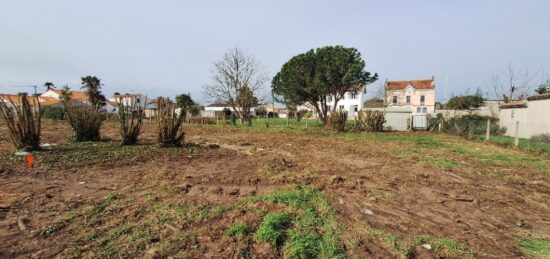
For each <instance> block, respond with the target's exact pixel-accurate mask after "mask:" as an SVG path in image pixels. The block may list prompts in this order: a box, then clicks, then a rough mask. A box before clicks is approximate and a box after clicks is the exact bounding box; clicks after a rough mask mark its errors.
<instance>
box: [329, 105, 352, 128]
mask: <svg viewBox="0 0 550 259" xmlns="http://www.w3.org/2000/svg"><path fill="white" fill-rule="evenodd" d="M347 120H348V112H347V111H342V110H336V111H333V112H331V113H330V114H329V115H328V119H327V124H326V127H327V128H328V129H330V130H332V131H336V132H342V131H344V130H345V127H346V121H347Z"/></svg>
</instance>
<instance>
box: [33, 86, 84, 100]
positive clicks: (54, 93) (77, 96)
mask: <svg viewBox="0 0 550 259" xmlns="http://www.w3.org/2000/svg"><path fill="white" fill-rule="evenodd" d="M62 93H63V90H55V89H51V90H48V91H46V92H45V93H43V94H41V95H40V97H49V98H54V99H56V100H59V101H61V99H62V98H61V96H62ZM69 94H70V96H71V100H73V101H79V102H83V103H86V102H89V101H90V97H88V94H87V93H86V92H81V91H69Z"/></svg>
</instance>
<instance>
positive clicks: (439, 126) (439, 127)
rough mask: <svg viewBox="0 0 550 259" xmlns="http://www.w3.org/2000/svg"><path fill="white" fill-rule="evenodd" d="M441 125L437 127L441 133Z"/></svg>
mask: <svg viewBox="0 0 550 259" xmlns="http://www.w3.org/2000/svg"><path fill="white" fill-rule="evenodd" d="M441 124H442V123H441V122H440V123H439V125H438V129H437V130H438V131H439V132H441Z"/></svg>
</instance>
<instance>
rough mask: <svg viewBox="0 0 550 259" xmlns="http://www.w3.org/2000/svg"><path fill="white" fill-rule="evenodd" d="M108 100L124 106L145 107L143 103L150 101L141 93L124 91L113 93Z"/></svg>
mask: <svg viewBox="0 0 550 259" xmlns="http://www.w3.org/2000/svg"><path fill="white" fill-rule="evenodd" d="M109 101H111V102H114V103H119V104H122V105H124V106H133V105H136V106H141V107H145V105H146V104H147V103H148V102H150V101H151V99H148V98H147V96H145V95H142V94H140V93H131V94H130V93H125V94H115V95H113V96H112V97H111V98H109Z"/></svg>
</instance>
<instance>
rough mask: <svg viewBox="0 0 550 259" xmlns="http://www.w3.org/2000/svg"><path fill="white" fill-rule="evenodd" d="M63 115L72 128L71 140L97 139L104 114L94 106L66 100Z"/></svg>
mask: <svg viewBox="0 0 550 259" xmlns="http://www.w3.org/2000/svg"><path fill="white" fill-rule="evenodd" d="M64 105H65V115H66V118H67V122H69V125H70V126H71V128H72V129H73V140H74V141H76V142H85V141H97V140H99V139H100V133H99V129H100V128H101V124H102V123H103V121H104V120H105V116H104V115H103V114H102V113H101V112H99V111H98V110H97V109H96V108H95V106H92V105H89V104H84V103H80V102H73V101H66V102H65V104H64Z"/></svg>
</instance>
